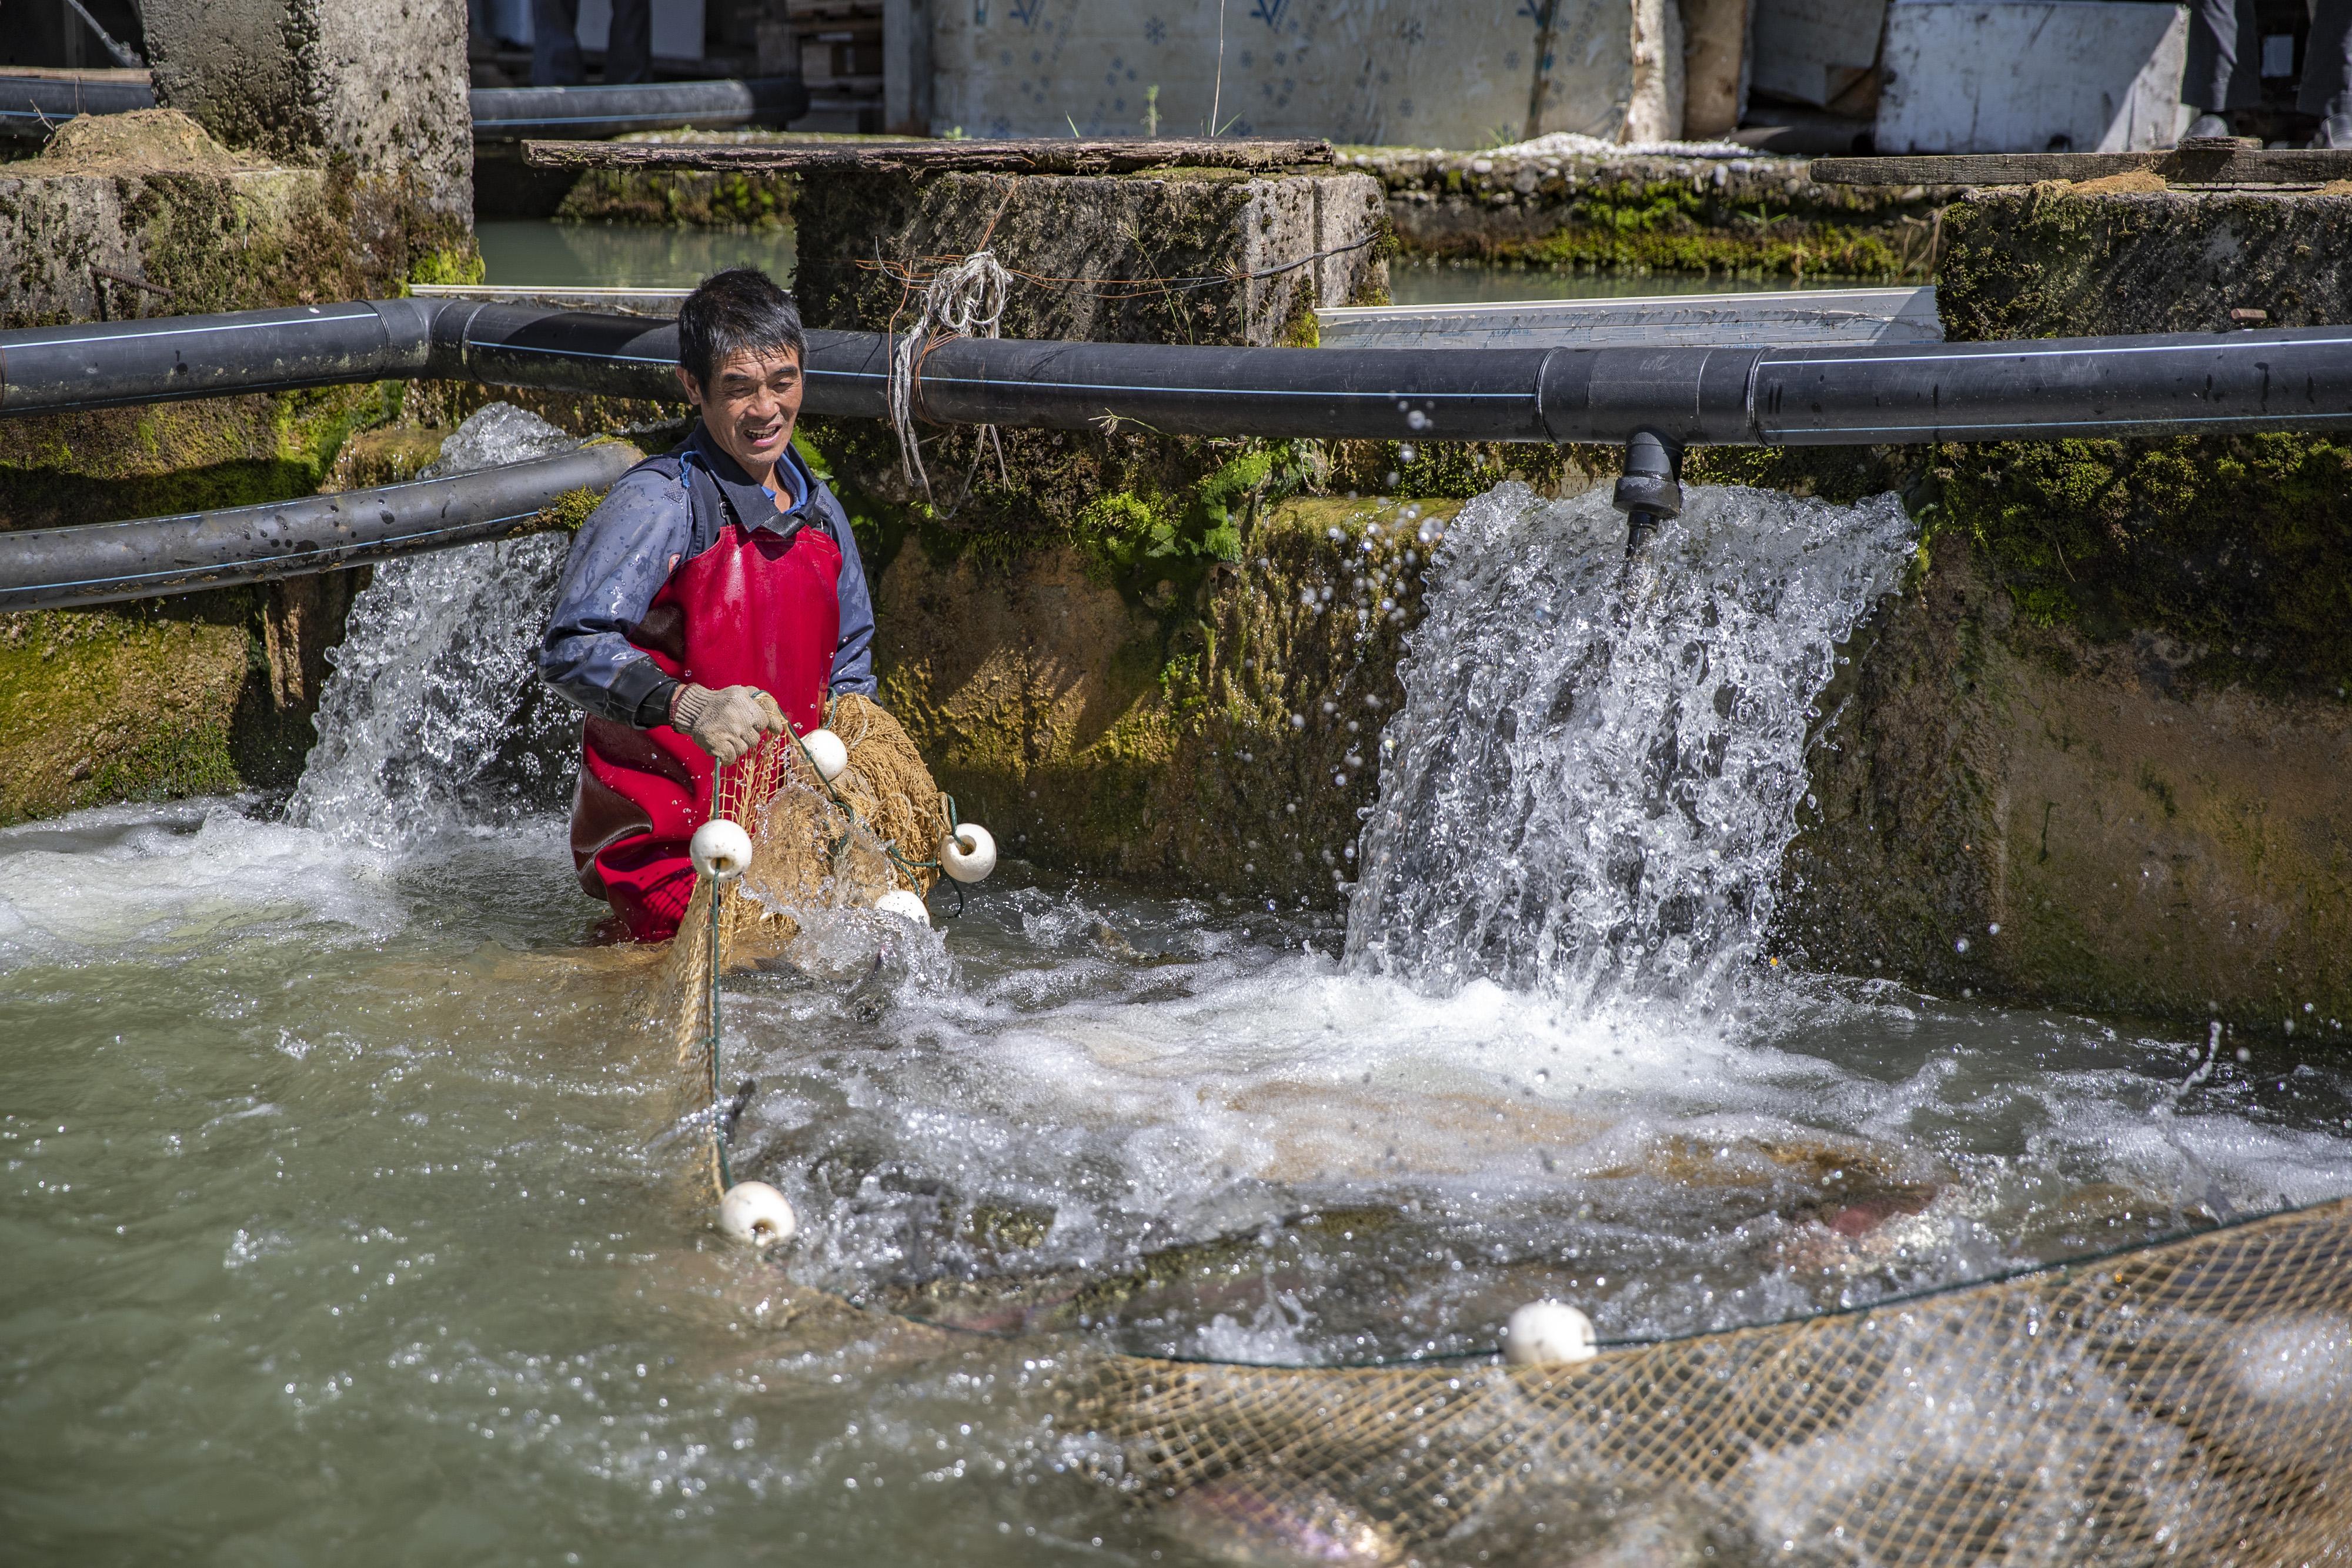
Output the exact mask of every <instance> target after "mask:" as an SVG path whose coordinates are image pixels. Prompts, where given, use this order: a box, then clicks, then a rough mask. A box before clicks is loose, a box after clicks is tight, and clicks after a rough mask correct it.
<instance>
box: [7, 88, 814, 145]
mask: <svg viewBox="0 0 2352 1568" xmlns="http://www.w3.org/2000/svg"><path fill="white" fill-rule="evenodd" d="M808 106H809V93H808V89H807V88H806V87H805V86H804V85H803V83H802V81H801V78H798V77H748V78H740V79H728V80H722V81H659V82H632V83H625V84H621V85H618V86H614V87H482V88H476V89H474V93H473V117H474V140H475V141H520V140H522V139H523V138H524V137H527V136H528V137H536V138H539V139H541V140H544V141H563V140H577V139H580V138H585V137H601V136H619V135H621V134H623V133H624V132H626V131H670V130H676V129H680V128H691V129H694V130H699V131H731V130H735V129H738V128H740V127H743V126H751V125H771V126H780V125H782V124H784V123H785V122H787V121H789V120H798V119H799V118H800V117H801V116H802V115H803V114H806V113H807V112H808ZM154 107H155V89H154V88H153V87H152V85H151V84H149V83H147V82H143V81H105V80H98V81H87V80H76V79H73V78H42V77H0V133H5V134H10V135H16V136H47V134H48V133H49V131H50V130H51V129H53V128H54V127H56V126H58V125H59V124H62V123H63V122H64V121H66V120H71V119H73V118H74V116H76V115H78V114H120V113H122V112H123V111H124V110H133V109H152V108H154Z"/></svg>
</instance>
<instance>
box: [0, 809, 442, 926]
mask: <svg viewBox="0 0 2352 1568" xmlns="http://www.w3.org/2000/svg"><path fill="white" fill-rule="evenodd" d="M388 870H389V862H387V861H385V860H384V859H383V857H382V856H380V855H378V854H376V853H374V852H371V851H369V850H366V849H364V848H358V847H354V846H352V845H350V844H347V843H344V842H342V841H339V840H337V839H334V838H332V837H331V836H329V835H327V834H325V833H321V832H318V831H310V830H306V829H300V828H293V827H288V826H286V825H284V824H281V823H275V822H268V821H257V820H255V819H254V818H253V817H251V816H248V815H247V814H246V812H245V810H242V809H241V808H240V807H239V805H238V804H237V803H236V802H232V801H218V800H215V801H192V802H185V803H183V804H180V805H176V806H160V807H159V806H148V805H130V806H110V807H104V808H100V809H99V810H89V811H79V812H76V813H74V814H73V815H71V816H68V817H66V818H63V819H60V820H59V821H55V822H46V823H35V824H29V825H26V826H23V827H17V828H12V829H9V830H7V831H0V965H5V966H8V967H14V966H16V965H18V964H23V963H27V962H39V961H54V960H58V959H70V958H76V957H83V956H121V955H123V954H125V953H130V952H136V953H143V954H148V955H151V956H163V955H165V954H169V953H172V952H176V951H181V950H184V949H186V948H188V947H191V946H196V945H200V944H205V943H208V942H213V941H216V940H219V939H222V938H224V937H226V936H235V935H237V934H240V933H247V932H255V931H263V930H271V929H285V928H289V927H295V926H302V927H317V926H319V925H321V924H322V923H323V924H324V925H328V926H330V927H334V928H339V929H340V932H341V936H381V935H384V934H387V933H389V932H391V931H393V930H395V929H397V928H398V927H399V926H400V925H402V924H404V912H403V911H402V908H401V905H400V901H399V900H398V899H397V898H396V897H395V896H394V894H393V891H392V889H391V888H390V887H389V886H388V885H387V882H386V876H387V873H388ZM323 936H324V939H327V940H335V939H339V938H338V936H336V935H334V934H332V933H329V934H323ZM306 939H310V940H319V939H321V934H315V933H314V934H313V935H312V936H310V937H308V938H306Z"/></svg>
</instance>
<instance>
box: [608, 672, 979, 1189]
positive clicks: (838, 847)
mask: <svg viewBox="0 0 2352 1568" xmlns="http://www.w3.org/2000/svg"><path fill="white" fill-rule="evenodd" d="M826 725H827V727H828V728H830V729H831V730H832V731H833V732H834V733H835V735H837V736H839V737H840V738H841V741H842V744H843V747H844V748H845V750H846V751H847V753H848V757H849V763H848V766H847V767H846V768H844V769H843V770H842V771H841V772H840V773H838V774H837V775H835V777H834V778H833V779H831V780H830V781H829V782H828V781H827V780H825V779H822V778H820V777H819V776H818V774H817V771H816V768H815V765H814V763H813V762H811V760H810V759H809V757H808V754H807V752H806V751H805V750H804V749H803V747H802V745H801V742H800V737H798V736H796V735H793V733H791V732H790V730H789V729H787V731H786V733H785V734H783V735H782V736H775V737H767V738H765V739H763V740H762V741H761V744H760V746H759V747H757V748H756V749H755V750H753V751H752V752H751V754H750V755H749V756H747V757H744V758H741V759H740V760H739V761H737V762H735V763H734V764H732V765H730V766H729V767H726V768H720V769H719V777H718V781H717V784H716V786H715V788H714V789H713V792H712V802H711V814H712V815H713V816H714V817H723V818H725V819H727V820H729V821H734V822H737V823H740V825H741V826H742V827H743V829H744V831H747V832H748V833H750V834H751V841H752V844H753V846H754V850H755V852H754V854H753V856H752V861H751V869H750V870H748V871H747V872H745V873H744V874H743V875H742V876H741V877H740V878H738V879H736V880H735V881H734V882H732V883H728V884H726V885H725V886H723V887H719V888H718V889H716V890H714V889H713V887H712V885H711V883H710V881H709V878H707V877H706V878H703V879H701V880H700V881H698V883H697V884H696V886H695V890H694V897H693V899H692V901H691V902H690V903H689V904H688V905H687V910H686V914H685V915H684V917H683V918H682V919H681V920H680V922H679V924H678V933H677V937H676V938H675V939H673V940H672V941H671V943H670V945H669V950H668V952H667V955H666V956H665V957H664V960H663V963H662V967H661V971H660V974H659V977H658V978H657V979H656V983H655V995H654V998H653V1000H652V1003H651V1005H650V1007H649V1009H648V1011H649V1012H650V1014H651V1016H653V1017H654V1018H656V1019H660V1020H662V1021H663V1022H664V1024H665V1025H666V1027H667V1029H668V1030H669V1031H670V1034H671V1038H672V1041H673V1043H674V1044H675V1046H676V1047H677V1061H678V1063H679V1065H680V1066H681V1067H682V1068H685V1069H688V1071H686V1072H684V1073H683V1074H682V1075H681V1079H680V1082H681V1084H682V1086H683V1088H684V1090H685V1092H686V1093H687V1095H688V1100H689V1102H690V1103H701V1102H702V1101H704V1100H705V1099H706V1098H707V1099H708V1100H709V1102H710V1103H711V1118H712V1119H711V1133H712V1136H711V1138H710V1140H709V1153H710V1168H711V1175H712V1179H713V1180H714V1182H716V1184H717V1185H718V1186H719V1190H720V1191H721V1192H723V1191H724V1190H725V1189H726V1186H727V1185H728V1184H727V1179H726V1176H727V1171H726V1164H725V1152H724V1149H723V1147H722V1146H721V1137H720V1134H722V1133H723V1128H722V1127H721V1126H720V1124H719V1103H720V1102H721V1101H722V1100H723V1098H724V1086H723V1083H722V1082H721V1073H720V1063H719V1042H718V1038H717V1021H718V1019H717V1005H718V998H717V983H718V978H719V977H720V976H722V975H724V974H726V973H727V972H728V971H729V970H730V968H733V967H740V966H741V965H744V964H752V963H757V962H759V961H760V960H761V959H762V958H766V957H772V956H775V955H777V954H779V953H781V952H782V950H783V949H784V948H785V947H787V946H790V945H791V943H792V942H793V939H794V938H795V937H797V936H799V935H800V923H799V921H798V920H797V919H795V918H794V912H795V911H806V910H811V909H836V908H860V909H862V908H868V907H871V906H872V904H873V903H874V901H875V900H876V899H877V898H879V897H881V896H882V895H883V894H887V893H889V892H891V891H893V890H894V889H905V890H907V891H908V892H911V893H913V894H915V895H916V896H918V897H922V896H924V895H926V894H929V892H930V890H931V888H932V887H933V885H934V884H936V883H937V882H938V881H939V862H938V861H937V859H936V858H935V857H934V855H933V850H934V849H935V848H936V846H937V845H938V843H939V841H940V837H941V835H942V834H943V833H945V832H946V831H948V830H949V829H950V828H951V827H952V826H953V825H954V814H955V806H954V802H953V801H952V800H950V799H949V798H948V797H947V796H946V795H944V794H942V793H940V788H939V786H938V785H937V784H935V783H934V782H932V779H931V775H930V769H929V768H927V767H925V766H924V764H923V758H922V754H921V753H920V752H919V751H917V750H916V749H915V743H914V742H913V741H912V740H910V739H909V738H908V736H907V732H906V730H905V729H903V728H902V727H900V726H899V724H898V720H897V719H895V718H892V717H891V716H890V715H889V713H888V712H887V711H886V710H885V709H884V708H883V707H881V706H879V705H878V704H877V703H874V702H872V701H870V700H868V699H867V698H866V697H863V696H860V695H857V694H856V693H854V692H851V693H844V694H843V695H840V696H837V697H835V699H834V701H833V706H832V710H831V712H830V713H829V714H828V715H827V716H826ZM714 897H715V898H716V900H717V904H716V907H715V909H714V906H713V902H712V901H713V899H714Z"/></svg>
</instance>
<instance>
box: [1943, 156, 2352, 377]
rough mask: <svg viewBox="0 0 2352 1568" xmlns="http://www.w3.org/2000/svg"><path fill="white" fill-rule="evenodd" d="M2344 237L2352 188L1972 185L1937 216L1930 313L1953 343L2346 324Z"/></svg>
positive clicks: (2350, 285)
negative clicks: (1939, 227) (2249, 313)
mask: <svg viewBox="0 0 2352 1568" xmlns="http://www.w3.org/2000/svg"><path fill="white" fill-rule="evenodd" d="M2120 183H2122V184H2124V185H2126V186H2129V185H2133V184H2138V185H2147V184H2149V183H2155V182H2153V181H2151V180H2149V179H2148V178H2147V177H2146V176H2143V177H2141V178H2140V179H2138V180H2137V181H2135V180H2129V179H2126V180H2125V181H2122V182H2120ZM2347 232H2352V190H2344V191H2334V190H2326V189H2322V190H2318V191H2292V192H2288V191H2187V190H2163V189H2153V190H2150V189H2129V188H2125V189H2116V188H2115V183H2110V182H2095V183H2090V184H2085V185H2070V184H2066V183H2048V184H2042V185H2027V186H2011V187H2006V188H2002V189H1996V190H1984V191H1977V192H1972V193H1969V196H1968V197H1967V198H1966V199H1965V200H1963V201H1960V202H1958V203H1955V204H1953V205H1952V207H1951V208H1950V209H1949V210H1948V212H1947V213H1946V214H1945V216H1944V243H1945V253H1944V259H1943V266H1942V269H1941V271H1940V272H1939V274H1938V275H1937V286H1936V304H1937V311H1938V312H1939V313H1940V314H1941V315H1942V317H1943V320H1944V336H1945V337H1946V338H1947V339H1949V340H1955V341H1958V340H1992V339H2000V338H2053V337H2074V336H2077V335H2084V334H2097V333H2105V332H2225V331H2228V330H2230V329H2231V327H2232V326H2233V325H2234V323H2232V322H2231V319H2230V312H2231V311H2232V310H2240V309H2245V310H2262V311H2265V312H2267V313H2268V319H2267V320H2266V321H2265V322H2264V323H2263V324H2264V325H2266V326H2271V327H2314V326H2323V325H2330V324H2336V323H2342V322H2352V246H2347V245H2346V244H2345V243H2344V236H2345V235H2346V234H2347Z"/></svg>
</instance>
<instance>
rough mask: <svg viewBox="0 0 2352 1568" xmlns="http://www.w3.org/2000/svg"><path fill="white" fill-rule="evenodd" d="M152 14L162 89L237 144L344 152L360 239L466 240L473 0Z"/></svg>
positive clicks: (318, 3) (390, 243) (226, 7)
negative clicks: (468, 1) (468, 2)
mask: <svg viewBox="0 0 2352 1568" xmlns="http://www.w3.org/2000/svg"><path fill="white" fill-rule="evenodd" d="M144 15H145V17H146V24H147V39H148V47H149V51H150V56H151V58H152V61H153V64H154V68H155V98H156V101H157V103H158V104H160V105H162V106H163V107H164V108H167V109H177V110H183V111H184V112H185V113H187V114H188V115H189V116H191V117H192V118H193V119H194V120H196V121H197V123H199V124H201V125H202V126H204V128H205V130H206V131H210V132H211V133H212V134H213V135H214V136H215V137H216V138H218V139H219V140H220V141H222V142H224V143H225V144H226V145H227V146H229V147H230V148H232V149H235V150H237V151H239V152H254V153H257V154H261V155H263V156H267V157H269V158H272V159H276V160H279V161H282V162H291V163H304V164H312V165H320V164H327V163H333V164H335V165H337V166H339V167H340V168H341V169H342V170H343V171H344V172H346V173H347V174H348V176H349V178H350V180H351V182H352V185H351V192H352V218H351V229H352V239H353V240H354V241H355V242H356V243H357V244H358V245H359V246H361V247H362V250H363V251H367V252H381V253H383V255H384V256H385V258H386V259H387V260H391V259H393V257H392V253H394V252H397V251H401V250H412V249H416V248H420V247H425V248H429V247H430V246H432V245H434V244H435V243H436V242H437V243H441V244H446V243H448V242H449V241H450V240H452V239H454V240H457V241H463V242H465V243H466V244H467V245H468V246H469V245H470V241H469V240H468V239H467V236H468V235H470V232H471V228H472V224H473V167H474V137H473V120H472V113H471V110H470V107H469V102H468V98H467V93H468V88H467V67H466V7H465V4H464V0H147V3H146V5H145V7H144ZM427 236H434V237H432V238H428V237H427Z"/></svg>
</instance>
